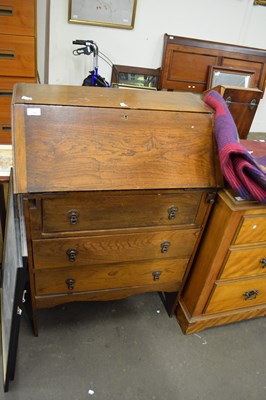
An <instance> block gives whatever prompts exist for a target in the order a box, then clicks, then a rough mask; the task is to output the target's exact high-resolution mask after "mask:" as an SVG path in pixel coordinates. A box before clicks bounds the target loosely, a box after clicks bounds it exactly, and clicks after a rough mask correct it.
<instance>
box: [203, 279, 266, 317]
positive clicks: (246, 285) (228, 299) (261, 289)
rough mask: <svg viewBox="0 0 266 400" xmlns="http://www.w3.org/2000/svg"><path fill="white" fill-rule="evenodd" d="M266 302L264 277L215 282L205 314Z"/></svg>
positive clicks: (265, 280) (265, 281)
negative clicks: (223, 282) (222, 282)
mask: <svg viewBox="0 0 266 400" xmlns="http://www.w3.org/2000/svg"><path fill="white" fill-rule="evenodd" d="M265 303H266V277H262V278H256V279H246V280H239V281H233V282H229V283H225V284H221V283H216V284H215V287H214V291H213V294H212V296H211V300H210V303H209V304H208V306H207V309H206V314H211V313H219V312H223V311H228V310H236V309H240V308H247V307H253V306H257V305H260V304H265Z"/></svg>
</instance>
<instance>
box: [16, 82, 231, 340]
mask: <svg viewBox="0 0 266 400" xmlns="http://www.w3.org/2000/svg"><path fill="white" fill-rule="evenodd" d="M25 99H26V100H25ZM27 99H28V100H27ZM13 113H14V192H15V193H16V194H18V195H20V196H22V198H23V204H24V205H23V211H24V215H25V221H26V229H27V242H28V254H29V256H28V264H29V275H30V288H31V294H32V296H31V297H32V308H33V320H34V329H35V333H36V334H37V332H38V324H37V309H38V308H42V307H52V306H54V305H57V304H61V303H65V302H71V301H81V300H108V299H118V298H122V297H126V296H129V295H132V294H136V293H140V292H149V291H159V292H162V294H163V297H164V299H165V301H166V302H167V300H169V299H170V297H171V299H173V298H174V300H173V301H172V303H169V304H168V306H169V310H170V309H172V310H173V309H174V308H175V306H176V297H177V296H176V295H177V292H178V291H179V290H180V288H181V286H182V285H183V283H184V279H185V276H186V274H187V272H188V270H189V267H190V264H191V262H192V260H193V256H194V254H195V251H196V249H197V246H198V243H199V240H200V237H201V235H202V232H203V230H204V227H205V224H206V220H207V218H208V215H209V212H210V210H211V207H212V204H213V202H214V197H215V195H216V192H217V188H219V187H221V186H222V185H223V180H222V177H221V174H220V168H219V162H218V161H217V154H216V145H215V139H214V137H213V131H212V127H213V113H212V111H211V110H210V109H209V108H208V107H207V106H206V105H205V104H204V103H203V102H202V101H201V100H200V99H199V98H196V97H195V96H193V95H192V94H189V93H188V94H183V93H169V92H153V91H145V92H143V91H138V90H126V89H108V88H89V87H74V86H56V85H55V86H53V85H34V84H32V85H30V84H28V85H27V84H19V85H17V86H16V89H15V93H14V98H13ZM173 294H175V295H174V296H173Z"/></svg>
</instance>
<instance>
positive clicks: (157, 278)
mask: <svg viewBox="0 0 266 400" xmlns="http://www.w3.org/2000/svg"><path fill="white" fill-rule="evenodd" d="M160 275H161V271H153V273H152V276H153V280H154V281H158V280H159V279H160Z"/></svg>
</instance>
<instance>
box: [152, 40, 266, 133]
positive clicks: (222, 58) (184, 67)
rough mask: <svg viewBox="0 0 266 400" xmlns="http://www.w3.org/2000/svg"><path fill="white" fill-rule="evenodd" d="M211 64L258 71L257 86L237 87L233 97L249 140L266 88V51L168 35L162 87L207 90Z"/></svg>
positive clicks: (240, 126) (235, 112)
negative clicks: (245, 88)
mask: <svg viewBox="0 0 266 400" xmlns="http://www.w3.org/2000/svg"><path fill="white" fill-rule="evenodd" d="M210 66H222V67H229V68H233V69H234V68H235V69H244V70H250V71H254V72H255V74H254V76H255V78H254V87H253V89H252V88H250V89H249V90H243V89H239V91H237V90H236V89H234V91H233V92H232V95H231V99H230V103H231V109H232V115H233V117H234V119H235V122H236V124H237V128H238V131H239V136H240V137H241V139H245V138H246V137H247V135H248V133H249V129H250V126H251V124H252V121H253V118H254V115H255V112H256V110H257V107H258V105H259V101H260V99H261V97H262V95H263V93H264V90H265V84H266V50H264V49H257V48H252V47H245V46H238V45H232V44H226V43H219V42H211V41H206V40H199V39H192V38H186V37H181V36H173V35H168V34H165V36H164V47H163V59H162V68H161V75H160V82H159V85H158V88H159V89H161V90H162V89H166V90H179V91H186V92H193V93H203V92H204V91H206V90H207V89H208V87H207V84H208V77H209V68H210ZM237 103H238V104H237ZM243 115H244V117H243Z"/></svg>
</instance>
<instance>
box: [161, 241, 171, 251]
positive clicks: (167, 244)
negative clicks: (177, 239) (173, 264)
mask: <svg viewBox="0 0 266 400" xmlns="http://www.w3.org/2000/svg"><path fill="white" fill-rule="evenodd" d="M170 244H171V243H170V242H163V243H161V252H162V253H167V252H168V249H169V247H170Z"/></svg>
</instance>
